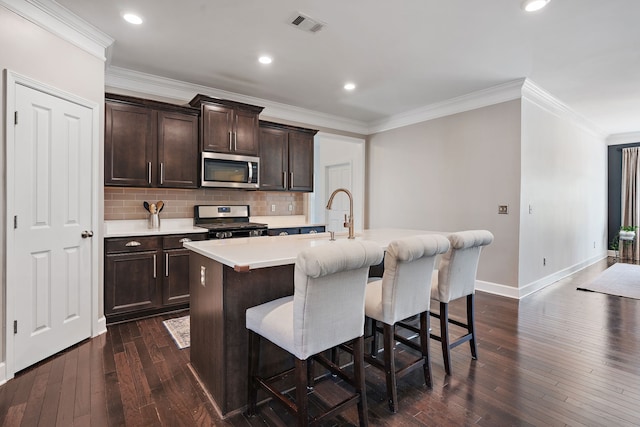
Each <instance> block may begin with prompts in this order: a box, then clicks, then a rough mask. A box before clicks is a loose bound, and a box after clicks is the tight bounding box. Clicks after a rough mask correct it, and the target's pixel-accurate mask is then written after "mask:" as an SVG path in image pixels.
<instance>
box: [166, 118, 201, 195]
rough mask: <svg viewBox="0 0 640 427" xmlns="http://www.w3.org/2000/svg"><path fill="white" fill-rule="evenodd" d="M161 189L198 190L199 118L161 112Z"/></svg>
mask: <svg viewBox="0 0 640 427" xmlns="http://www.w3.org/2000/svg"><path fill="white" fill-rule="evenodd" d="M158 164H159V166H158V167H159V169H160V170H159V179H158V186H160V187H174V188H197V187H198V117H197V116H192V115H188V114H180V113H169V112H162V111H160V112H158Z"/></svg>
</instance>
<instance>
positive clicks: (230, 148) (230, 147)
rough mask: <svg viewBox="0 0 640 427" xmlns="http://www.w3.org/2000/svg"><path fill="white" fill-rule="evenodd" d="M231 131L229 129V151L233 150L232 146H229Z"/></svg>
mask: <svg viewBox="0 0 640 427" xmlns="http://www.w3.org/2000/svg"><path fill="white" fill-rule="evenodd" d="M231 134H232V132H231V131H229V151H233V148H232V146H231V141H232V137H231Z"/></svg>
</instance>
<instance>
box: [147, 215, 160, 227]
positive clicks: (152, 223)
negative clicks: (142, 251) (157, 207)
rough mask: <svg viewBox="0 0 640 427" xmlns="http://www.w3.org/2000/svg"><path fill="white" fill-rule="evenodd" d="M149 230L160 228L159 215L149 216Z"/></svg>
mask: <svg viewBox="0 0 640 427" xmlns="http://www.w3.org/2000/svg"><path fill="white" fill-rule="evenodd" d="M149 228H160V215H158V214H157V213H154V214H149Z"/></svg>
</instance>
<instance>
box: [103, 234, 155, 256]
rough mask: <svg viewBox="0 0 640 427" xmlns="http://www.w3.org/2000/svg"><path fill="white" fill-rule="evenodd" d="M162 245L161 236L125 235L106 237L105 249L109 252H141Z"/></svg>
mask: <svg viewBox="0 0 640 427" xmlns="http://www.w3.org/2000/svg"><path fill="white" fill-rule="evenodd" d="M159 247H160V237H125V238H117V239H106V240H105V242H104V251H105V253H108V254H113V253H118V252H140V251H149V250H152V251H153V250H156V249H158V248H159Z"/></svg>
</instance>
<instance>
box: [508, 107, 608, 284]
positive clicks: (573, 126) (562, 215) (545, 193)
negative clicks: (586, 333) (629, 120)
mask: <svg viewBox="0 0 640 427" xmlns="http://www.w3.org/2000/svg"><path fill="white" fill-rule="evenodd" d="M521 194H522V208H521V226H520V267H519V271H520V280H519V282H520V283H519V286H520V288H521V289H522V290H523V292H524V293H525V294H526V293H529V292H530V291H535V290H536V289H537V288H539V287H541V285H544V284H545V283H551V282H553V281H555V280H558V279H559V278H561V277H563V276H566V275H568V274H570V273H572V272H573V271H575V270H577V269H579V268H582V267H584V266H585V265H588V264H590V263H592V262H594V261H596V260H598V259H601V258H603V257H605V256H606V251H607V236H606V230H607V223H606V221H607V144H606V140H605V137H604V136H599V135H596V134H594V133H593V132H591V131H589V130H588V129H587V128H586V127H585V126H584V125H583V124H581V123H580V122H578V121H577V120H571V119H568V118H567V117H565V116H564V115H561V114H558V113H555V112H553V111H551V110H550V109H549V108H547V107H543V106H541V105H540V104H538V103H536V102H534V101H531V100H528V99H526V98H523V100H522V193H521ZM529 206H531V213H529ZM543 259H545V260H546V265H544V264H545V263H543Z"/></svg>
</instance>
